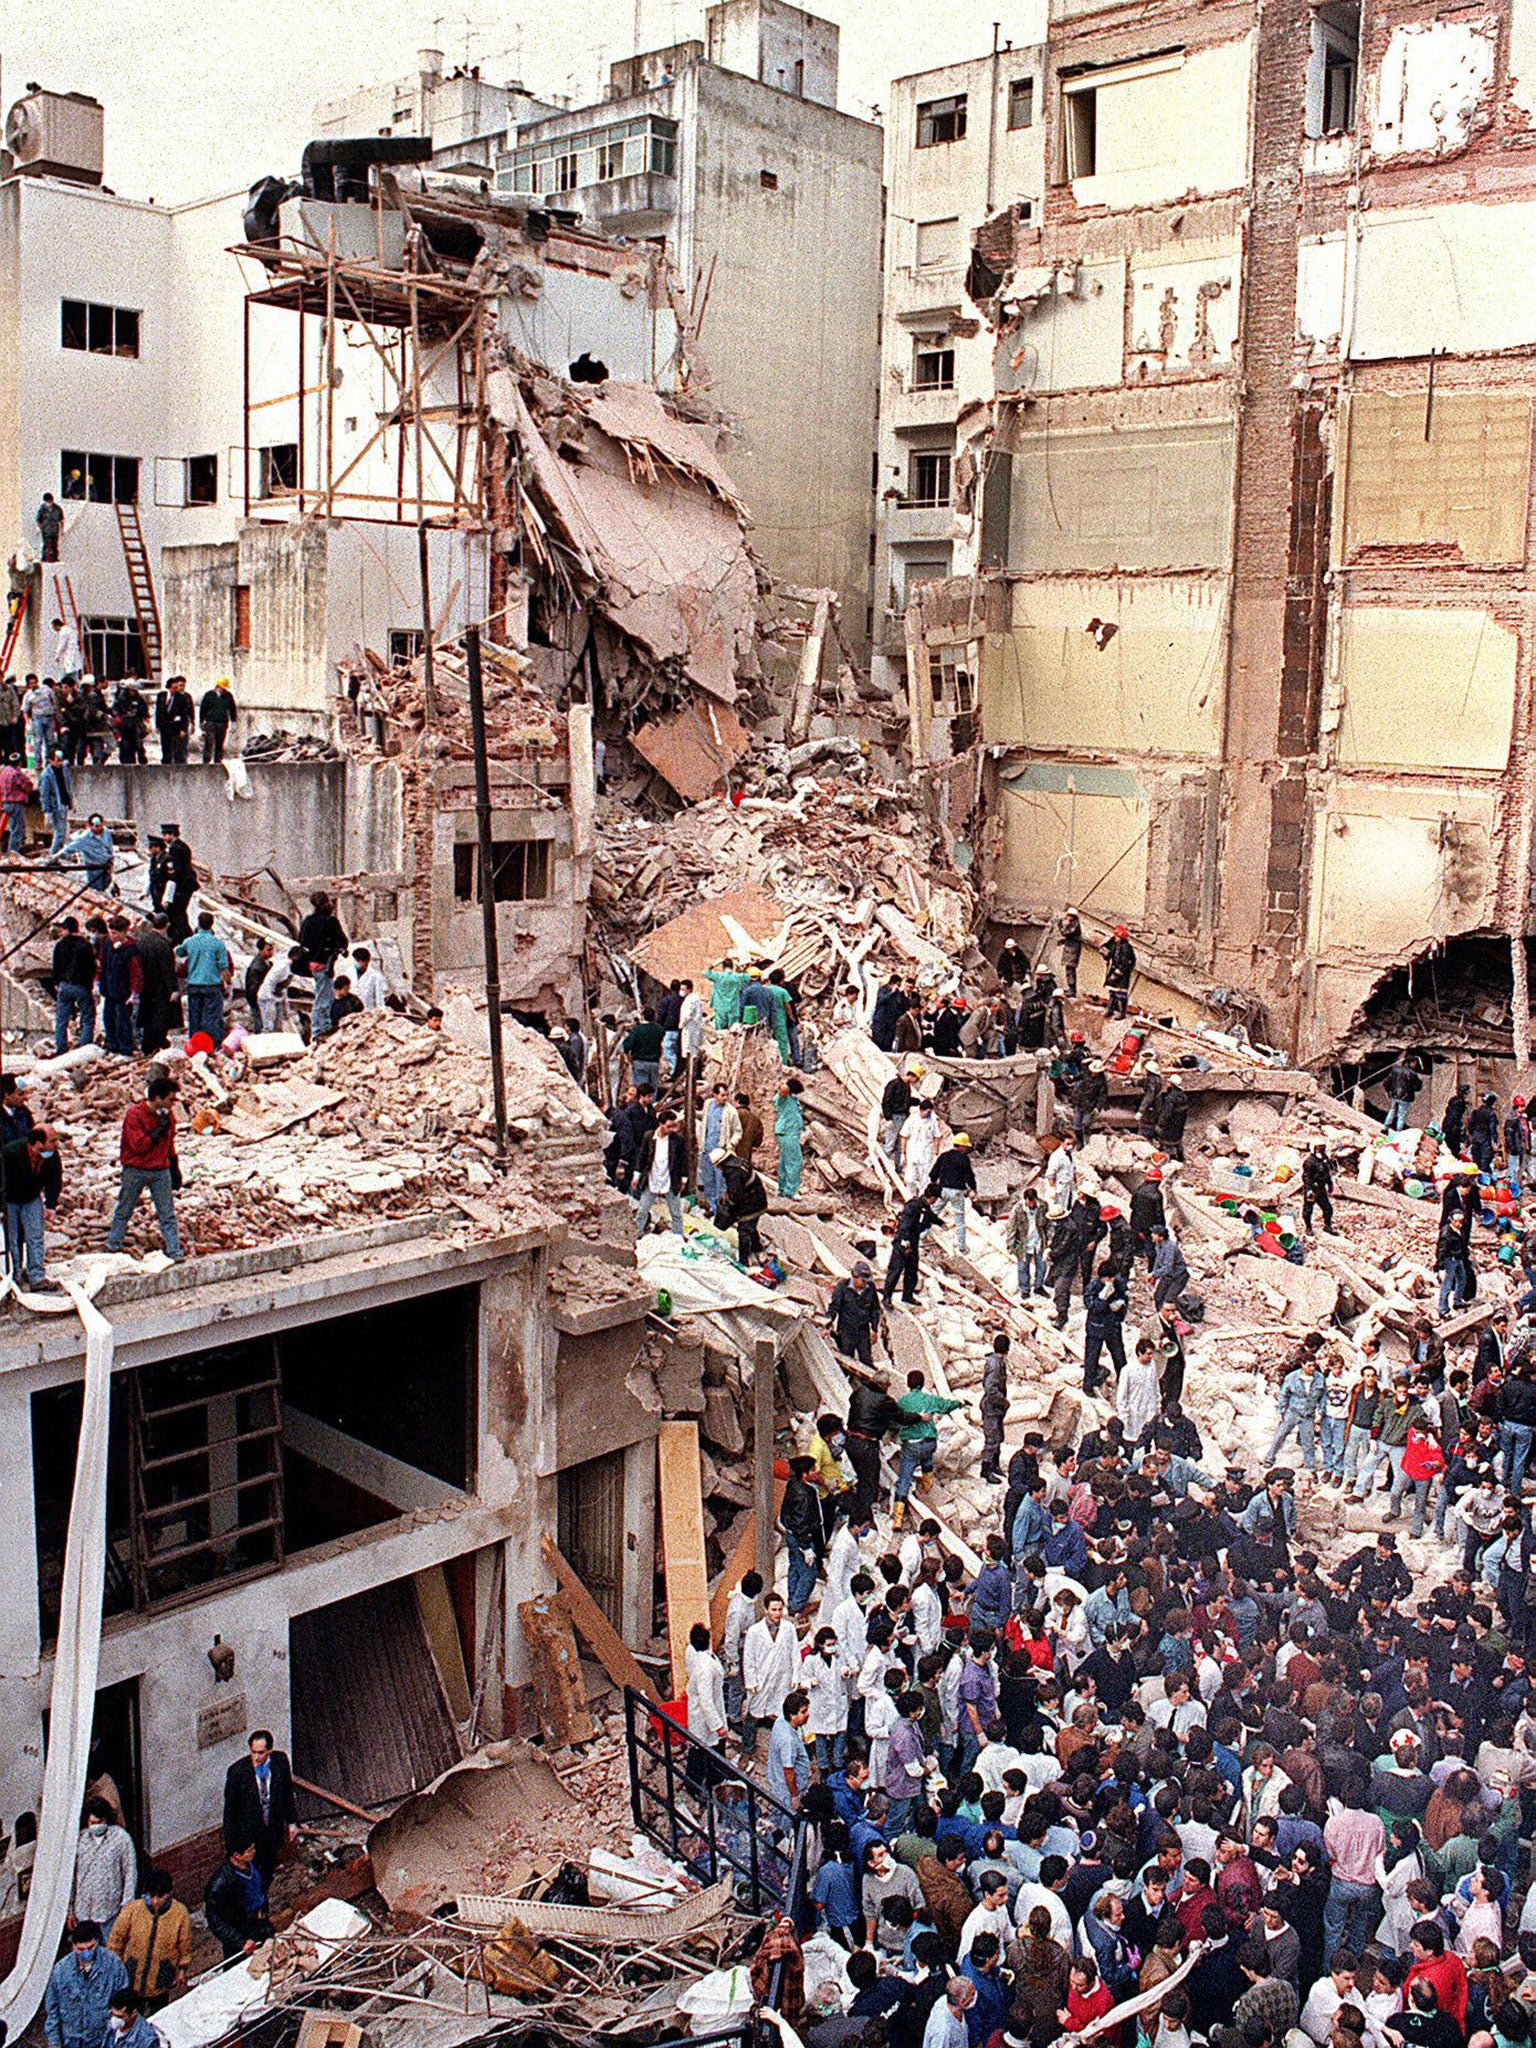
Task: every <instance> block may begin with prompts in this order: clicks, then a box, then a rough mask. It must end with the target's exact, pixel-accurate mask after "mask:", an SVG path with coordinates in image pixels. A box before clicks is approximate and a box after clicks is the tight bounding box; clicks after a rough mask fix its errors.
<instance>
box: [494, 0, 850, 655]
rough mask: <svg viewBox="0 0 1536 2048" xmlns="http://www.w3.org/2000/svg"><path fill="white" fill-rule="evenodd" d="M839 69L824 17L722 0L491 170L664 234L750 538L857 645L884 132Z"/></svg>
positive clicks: (768, 1) (759, 1) (609, 226)
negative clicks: (721, 422)
mask: <svg viewBox="0 0 1536 2048" xmlns="http://www.w3.org/2000/svg"><path fill="white" fill-rule="evenodd" d="M837 72H838V32H837V29H836V27H835V26H834V24H832V23H831V22H828V21H824V20H822V19H820V18H819V17H818V16H816V15H812V14H808V13H805V12H803V11H802V10H801V9H800V8H797V7H791V6H788V5H786V4H784V0H723V4H720V5H717V6H712V7H710V8H708V9H707V10H706V12H705V25H704V36H703V39H702V40H695V41H690V42H683V43H679V44H676V45H674V46H672V47H670V48H667V49H663V50H656V51H651V52H647V53H645V54H642V55H637V56H634V57H631V58H628V59H626V60H625V61H624V62H622V63H618V64H615V65H614V66H613V67H612V71H611V74H610V83H609V92H608V97H607V99H606V100H605V101H603V102H602V103H601V104H599V105H596V106H591V107H582V108H573V109H571V110H570V111H568V112H564V113H560V114H554V115H549V116H546V117H544V118H542V119H539V120H534V121H531V122H525V123H524V124H523V125H522V126H521V127H520V128H519V129H518V131H517V133H516V136H515V137H514V138H509V145H508V147H507V148H506V150H505V151H504V152H503V153H502V155H501V156H500V157H499V159H498V165H497V175H496V182H497V188H498V190H500V191H503V192H509V193H512V194H514V195H519V196H521V197H523V198H525V199H526V200H528V201H530V202H532V203H535V204H539V203H547V204H549V205H551V206H554V207H560V208H570V209H572V210H574V211H576V212H578V213H580V215H581V216H582V217H583V219H584V220H586V221H590V222H594V223H596V224H598V225H599V226H601V227H602V228H603V229H605V230H607V231H608V232H610V233H612V234H615V235H621V236H628V237H633V238H660V239H664V240H665V243H666V248H667V252H668V255H669V257H670V259H671V261H672V263H673V265H674V267H675V269H676V271H677V274H678V277H679V280H680V287H681V294H682V299H683V302H684V308H685V311H686V313H687V316H688V318H689V322H690V325H691V327H692V328H693V330H694V332H695V336H696V343H697V346H696V349H695V351H694V355H693V368H692V372H691V377H692V384H693V387H694V388H696V389H698V390H699V391H701V392H702V393H703V394H704V395H705V396H706V397H707V399H708V402H709V403H710V404H711V405H714V406H718V407H719V408H720V409H721V410H722V411H723V412H724V413H726V414H727V415H728V416H729V417H730V419H731V420H732V421H733V423H734V425H735V429H736V433H735V439H734V444H733V446H732V447H731V449H730V451H729V460H730V465H731V470H732V474H733V475H734V477H735V479H736V482H737V485H738V487H739V489H740V492H741V496H742V498H743V500H744V502H745V503H746V504H747V505H748V506H749V507H750V509H751V514H752V522H753V542H754V545H755V547H756V548H757V550H758V552H759V554H760V555H761V556H762V558H763V560H764V562H765V563H766V565H767V567H768V569H769V571H770V572H771V574H772V575H773V577H774V579H775V581H776V582H779V583H781V584H786V585H789V586H792V587H799V588H804V589H830V590H834V591H836V592H837V593H838V595H839V598H840V600H841V611H842V618H843V622H844V630H845V632H846V634H847V635H848V637H849V639H850V641H851V642H852V643H853V644H855V645H856V646H858V647H860V648H862V647H863V645H864V643H865V626H866V613H867V604H868V593H869V547H870V512H869V481H870V452H871V450H872V448H873V447H874V442H875V392H876V381H877V378H876V360H877V357H876V337H877V330H878V321H879V310H880V283H879V280H880V232H881V134H880V130H879V129H878V128H877V127H875V126H873V125H872V124H871V123H869V122H867V121H860V120H856V119H855V118H854V117H853V116H852V115H851V114H844V113H840V112H839V111H838V109H837V104H836V101H837Z"/></svg>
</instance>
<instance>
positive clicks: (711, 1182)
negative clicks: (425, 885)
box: [699, 1156, 725, 1215]
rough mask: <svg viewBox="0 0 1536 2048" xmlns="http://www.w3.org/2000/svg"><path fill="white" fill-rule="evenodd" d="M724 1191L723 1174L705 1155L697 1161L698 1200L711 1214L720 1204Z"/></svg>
mask: <svg viewBox="0 0 1536 2048" xmlns="http://www.w3.org/2000/svg"><path fill="white" fill-rule="evenodd" d="M724 1193H725V1179H724V1176H723V1175H722V1174H721V1171H720V1169H719V1167H718V1166H716V1164H715V1163H714V1161H713V1160H712V1159H710V1158H709V1157H707V1156H706V1157H705V1158H703V1159H701V1160H700V1161H699V1200H700V1201H701V1202H702V1203H703V1204H704V1206H705V1208H706V1209H708V1211H709V1212H710V1214H711V1215H713V1214H714V1212H715V1210H716V1209H717V1208H718V1207H719V1206H720V1197H721V1196H722V1195H723V1194H724Z"/></svg>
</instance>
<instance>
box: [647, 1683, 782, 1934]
mask: <svg viewBox="0 0 1536 2048" xmlns="http://www.w3.org/2000/svg"><path fill="white" fill-rule="evenodd" d="M624 1737H625V1744H626V1747H627V1749H628V1752H629V1801H630V1808H631V1810H632V1812H633V1814H634V1817H635V1826H636V1827H637V1828H639V1829H640V1831H641V1833H642V1834H645V1835H649V1837H650V1838H651V1840H652V1841H653V1842H655V1844H656V1845H657V1847H658V1848H660V1849H664V1850H665V1851H666V1853H667V1854H668V1855H669V1856H670V1857H671V1858H672V1860H673V1861H674V1862H675V1863H681V1864H683V1865H684V1867H685V1868H686V1869H688V1870H691V1871H692V1872H693V1874H694V1875H695V1876H696V1877H697V1878H698V1879H699V1882H700V1883H701V1884H715V1883H717V1882H718V1881H719V1880H720V1879H721V1878H722V1877H732V1878H734V1879H735V1880H736V1883H737V1890H738V1894H739V1896H740V1898H741V1901H742V1904H743V1906H744V1907H745V1908H746V1910H747V1911H748V1912H749V1913H784V1912H787V1913H791V1914H792V1913H793V1912H794V1910H795V1907H796V1905H797V1904H798V1901H797V1900H796V1898H795V1892H794V1876H795V1869H796V1865H797V1863H801V1862H803V1857H801V1856H799V1855H797V1851H798V1850H799V1848H800V1840H799V1838H800V1822H799V1821H798V1820H797V1818H796V1816H795V1814H794V1813H793V1812H792V1811H791V1809H790V1808H789V1807H787V1806H786V1805H785V1804H784V1802H783V1800H781V1799H776V1798H775V1797H774V1796H773V1794H772V1793H771V1792H770V1791H769V1790H768V1789H767V1787H766V1786H764V1785H760V1784H759V1783H758V1782H757V1781H756V1780H755V1779H753V1778H749V1777H748V1776H747V1775H746V1773H745V1772H743V1771H739V1770H737V1769H736V1768H735V1767H734V1766H733V1765H731V1764H728V1763H727V1762H726V1760H725V1758H724V1757H723V1756H721V1754H720V1752H719V1751H718V1750H714V1749H710V1748H708V1747H706V1745H705V1744H704V1743H702V1742H696V1741H695V1740H694V1739H693V1737H692V1736H691V1735H690V1734H689V1733H688V1731H687V1729H686V1728H684V1727H683V1726H682V1725H681V1724H680V1723H679V1722H676V1721H673V1720H670V1719H669V1718H668V1717H667V1715H665V1714H664V1713H662V1712H661V1711H660V1709H659V1708H657V1707H656V1706H654V1705H653V1704H652V1703H651V1701H649V1700H648V1699H646V1698H645V1696H644V1695H643V1694H642V1693H638V1692H635V1691H633V1690H632V1689H631V1688H629V1687H627V1686H626V1687H625V1690H624ZM802 1875H803V1873H802Z"/></svg>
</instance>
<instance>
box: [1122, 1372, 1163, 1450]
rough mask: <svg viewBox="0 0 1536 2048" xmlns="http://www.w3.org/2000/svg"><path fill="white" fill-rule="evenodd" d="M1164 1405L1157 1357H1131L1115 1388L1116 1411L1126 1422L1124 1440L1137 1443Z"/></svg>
mask: <svg viewBox="0 0 1536 2048" xmlns="http://www.w3.org/2000/svg"><path fill="white" fill-rule="evenodd" d="M1161 1407H1162V1393H1161V1390H1160V1388H1159V1386H1158V1379H1157V1360H1156V1359H1155V1358H1148V1359H1145V1360H1143V1359H1140V1358H1131V1359H1129V1360H1127V1362H1126V1368H1125V1371H1124V1372H1123V1373H1121V1375H1120V1384H1119V1386H1118V1387H1117V1388H1116V1390H1115V1412H1116V1414H1117V1415H1118V1416H1119V1417H1120V1420H1121V1421H1122V1422H1123V1423H1124V1424H1125V1440H1126V1442H1127V1443H1128V1444H1138V1443H1140V1442H1141V1439H1142V1438H1143V1436H1145V1435H1146V1433H1147V1431H1148V1430H1149V1429H1150V1428H1151V1427H1152V1425H1153V1423H1154V1422H1156V1420H1157V1417H1158V1411H1159V1409H1160V1408H1161Z"/></svg>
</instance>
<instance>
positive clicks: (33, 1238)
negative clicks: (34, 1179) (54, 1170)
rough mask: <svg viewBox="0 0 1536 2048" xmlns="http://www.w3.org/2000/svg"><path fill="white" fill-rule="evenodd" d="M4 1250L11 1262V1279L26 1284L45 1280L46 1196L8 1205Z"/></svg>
mask: <svg viewBox="0 0 1536 2048" xmlns="http://www.w3.org/2000/svg"><path fill="white" fill-rule="evenodd" d="M5 1249H6V1252H7V1254H8V1256H9V1258H10V1262H11V1278H12V1279H13V1280H16V1281H19V1282H20V1283H21V1285H22V1286H24V1287H40V1286H41V1285H42V1281H43V1198H42V1196H41V1195H37V1196H35V1197H34V1198H33V1199H32V1200H31V1201H30V1202H7V1203H6V1205H5Z"/></svg>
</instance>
